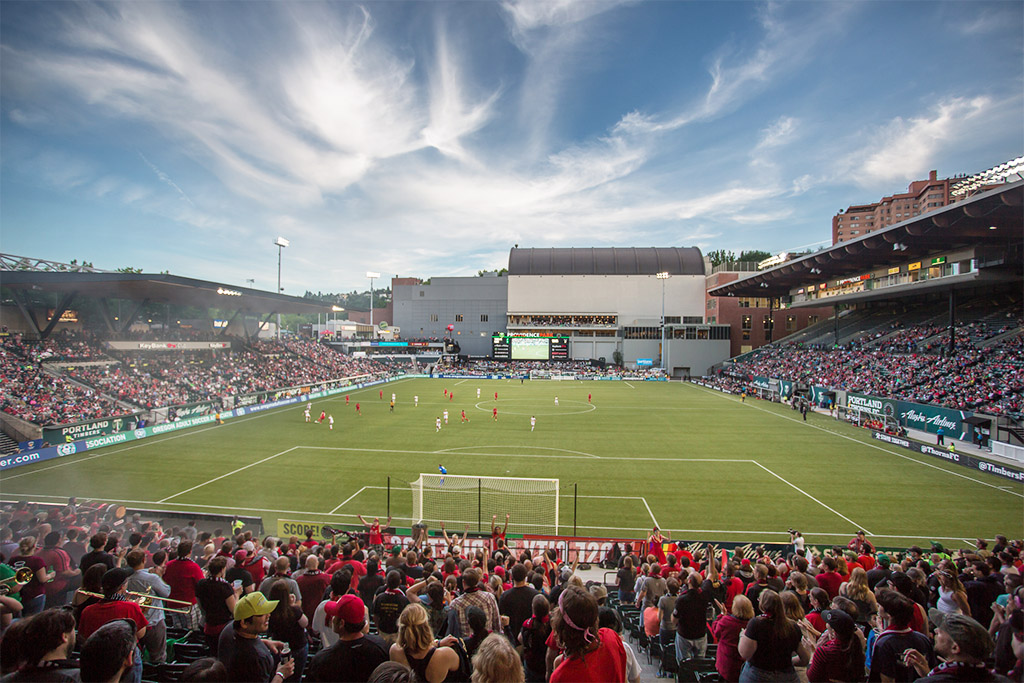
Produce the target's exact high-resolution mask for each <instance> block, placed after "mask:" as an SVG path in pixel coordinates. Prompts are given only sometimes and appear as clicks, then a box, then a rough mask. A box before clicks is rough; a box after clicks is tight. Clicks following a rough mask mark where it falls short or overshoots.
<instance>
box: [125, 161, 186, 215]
mask: <svg viewBox="0 0 1024 683" xmlns="http://www.w3.org/2000/svg"><path fill="white" fill-rule="evenodd" d="M139 157H140V158H141V159H142V160H143V161H144V162H145V163H146V166H149V169H150V170H151V171H153V173H155V174H156V177H157V178H159V179H160V182H161V183H163V184H164V185H167V186H169V187H170V188H172V189H173V190H174V191H175V192H177V193H178V196H179V197H181V198H182V199H184V200H185V201H186V202H188V203H189V205H190V206H193V207H194V206H195V203H193V201H192V200H191V199H190V198H189V196H188V195H187V194H185V190H183V189H181V188H180V187H178V184H177V183H176V182H174V181H173V180H171V177H170V176H169V175H167V174H166V173H164V172H163V171H161V170H160V169H159V168H157V167H156V165H155V164H154V163H153V162H152V161H150V160H149V159H147V158H146V155H145V154H143V153H142V152H139Z"/></svg>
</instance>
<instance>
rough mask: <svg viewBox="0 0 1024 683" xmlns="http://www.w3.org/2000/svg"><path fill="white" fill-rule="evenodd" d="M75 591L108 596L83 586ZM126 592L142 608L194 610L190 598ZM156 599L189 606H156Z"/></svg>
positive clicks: (100, 596)
mask: <svg viewBox="0 0 1024 683" xmlns="http://www.w3.org/2000/svg"><path fill="white" fill-rule="evenodd" d="M75 592H76V593H81V594H82V595H88V596H89V597H92V598H106V597H107V596H105V595H104V594H103V593H93V592H91V591H84V590H82V589H81V588H79V589H78V590H77V591H75ZM125 593H126V594H127V595H129V596H131V602H134V603H137V604H138V606H139V607H141V608H142V609H158V610H163V611H164V612H175V613H177V614H188V613H189V612H191V611H192V603H191V602H189V601H188V600H172V599H170V598H161V597H160V596H159V595H153V594H152V593H149V592H146V593H139V592H137V591H125ZM154 600H162V601H164V602H172V603H176V604H179V605H188V607H186V608H185V609H179V608H175V607H156V606H155V605H153V601H154Z"/></svg>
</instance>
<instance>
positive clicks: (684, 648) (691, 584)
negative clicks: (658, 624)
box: [672, 572, 735, 662]
mask: <svg viewBox="0 0 1024 683" xmlns="http://www.w3.org/2000/svg"><path fill="white" fill-rule="evenodd" d="M704 584H705V585H704V586H701V581H700V574H698V573H696V572H693V573H691V574H690V575H689V576H687V577H686V587H685V588H684V589H682V591H681V592H680V594H679V597H678V598H677V599H676V605H675V610H674V611H673V613H672V616H673V617H674V619H675V623H676V660H677V661H680V662H681V661H683V660H685V659H691V658H693V657H703V656H704V653H705V652H707V648H708V623H707V614H708V605H710V604H711V601H712V599H713V597H712V595H711V586H710V582H709V581H705V582H704ZM733 602H735V599H734V600H733Z"/></svg>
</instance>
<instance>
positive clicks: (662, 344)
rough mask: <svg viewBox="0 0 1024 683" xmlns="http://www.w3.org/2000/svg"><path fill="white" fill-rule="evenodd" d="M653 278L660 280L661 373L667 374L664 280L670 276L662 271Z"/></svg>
mask: <svg viewBox="0 0 1024 683" xmlns="http://www.w3.org/2000/svg"><path fill="white" fill-rule="evenodd" d="M655 277H656V278H658V279H659V280H661V369H662V371H663V372H667V370H666V367H665V351H666V350H667V347H666V346H665V280H668V279H669V278H670V277H672V276H671V275H669V274H668V271H666V270H663V271H661V272H660V273H658V274H657V275H655Z"/></svg>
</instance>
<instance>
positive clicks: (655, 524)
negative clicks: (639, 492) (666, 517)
mask: <svg viewBox="0 0 1024 683" xmlns="http://www.w3.org/2000/svg"><path fill="white" fill-rule="evenodd" d="M640 500H642V501H643V502H644V507H645V508H647V514H649V515H650V516H651V520H652V521H653V522H654V526H659V524H658V520H657V519H655V518H654V513H653V512H651V506H650V505H648V504H647V499H646V498H644V497H643V496H641V497H640Z"/></svg>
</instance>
